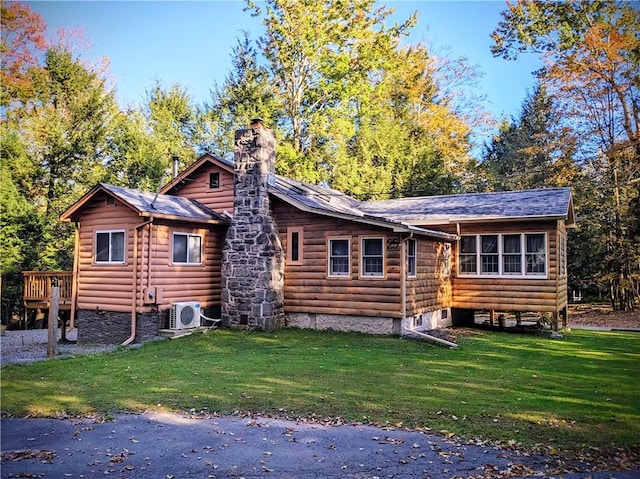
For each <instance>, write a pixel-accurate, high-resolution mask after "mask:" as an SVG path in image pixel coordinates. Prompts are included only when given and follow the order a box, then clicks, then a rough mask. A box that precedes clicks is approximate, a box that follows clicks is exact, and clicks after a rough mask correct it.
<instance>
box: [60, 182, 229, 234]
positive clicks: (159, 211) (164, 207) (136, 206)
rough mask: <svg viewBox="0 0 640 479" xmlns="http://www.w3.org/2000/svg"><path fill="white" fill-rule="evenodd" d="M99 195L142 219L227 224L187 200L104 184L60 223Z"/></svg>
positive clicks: (92, 190) (217, 215)
mask: <svg viewBox="0 0 640 479" xmlns="http://www.w3.org/2000/svg"><path fill="white" fill-rule="evenodd" d="M99 191H104V192H106V193H107V194H110V195H112V196H113V197H114V198H117V199H118V200H120V201H121V202H122V203H124V204H125V205H127V206H129V208H131V209H133V210H134V211H136V212H137V213H138V214H139V215H140V216H144V217H150V216H154V217H157V218H165V219H171V220H185V221H193V222H198V223H210V224H218V223H221V222H224V223H227V222H228V220H227V219H226V218H224V217H222V216H221V215H219V214H218V213H216V212H215V211H213V210H211V209H209V208H207V207H206V206H204V205H202V204H200V203H198V202H197V201H194V200H191V199H189V198H184V197H181V196H171V195H163V194H158V195H156V194H155V193H150V192H147V191H141V190H135V189H132V188H124V187H122V186H113V185H109V184H106V183H98V184H97V185H96V186H94V187H93V188H92V189H91V190H90V191H89V192H87V193H86V194H85V195H84V196H83V197H82V198H80V199H79V200H78V201H76V203H74V204H73V205H72V206H71V207H70V208H69V209H68V210H67V211H65V212H64V213H63V214H62V215H61V217H60V218H61V219H62V220H71V219H73V218H74V216H75V215H76V213H77V212H78V211H79V210H80V209H82V207H83V206H84V205H85V204H86V203H87V202H88V201H89V200H90V199H91V198H93V196H94V195H95V194H96V193H97V192H99Z"/></svg>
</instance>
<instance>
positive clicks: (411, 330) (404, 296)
mask: <svg viewBox="0 0 640 479" xmlns="http://www.w3.org/2000/svg"><path fill="white" fill-rule="evenodd" d="M411 238H413V231H412V232H411V234H410V235H409V236H407V237H406V238H405V239H403V240H402V247H403V250H405V251H404V253H405V255H404V258H403V261H402V262H401V264H402V268H401V269H402V317H403V320H404V319H406V316H407V280H406V268H407V264H406V247H407V242H408V241H409V240H410V239H411ZM416 254H417V251H416ZM416 266H417V265H416ZM406 331H407V332H409V333H411V334H415V335H416V336H418V337H420V338H423V339H428V340H429V341H434V342H436V343H440V344H444V345H445V346H449V347H450V348H451V349H455V348H457V347H458V345H457V344H456V343H452V342H450V341H447V340H446V339H440V338H436V337H435V336H431V335H429V334H425V333H423V332H421V331H417V330H415V329H414V328H412V327H407V328H406Z"/></svg>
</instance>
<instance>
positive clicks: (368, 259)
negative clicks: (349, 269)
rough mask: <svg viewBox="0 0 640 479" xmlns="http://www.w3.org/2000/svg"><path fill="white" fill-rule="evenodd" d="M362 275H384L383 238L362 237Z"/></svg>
mask: <svg viewBox="0 0 640 479" xmlns="http://www.w3.org/2000/svg"><path fill="white" fill-rule="evenodd" d="M360 251H361V258H362V261H361V272H362V273H361V274H362V276H379V277H382V276H384V238H362V245H361V249H360Z"/></svg>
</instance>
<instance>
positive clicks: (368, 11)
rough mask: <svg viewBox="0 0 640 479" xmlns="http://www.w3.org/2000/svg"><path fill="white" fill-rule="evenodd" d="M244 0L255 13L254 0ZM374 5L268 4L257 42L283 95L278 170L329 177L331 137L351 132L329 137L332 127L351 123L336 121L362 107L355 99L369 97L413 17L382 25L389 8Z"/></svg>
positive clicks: (351, 0)
mask: <svg viewBox="0 0 640 479" xmlns="http://www.w3.org/2000/svg"><path fill="white" fill-rule="evenodd" d="M248 5H249V7H250V8H251V9H253V11H254V12H255V13H256V14H259V13H260V12H261V11H260V9H259V8H258V7H257V6H256V5H255V4H254V3H253V2H251V1H248ZM373 6H374V1H373V0H348V1H345V2H330V1H323V2H316V1H311V0H305V1H292V0H270V1H268V2H266V6H265V9H266V14H265V17H264V24H265V26H266V28H267V34H266V36H265V37H264V38H262V39H261V40H260V46H261V48H262V51H263V54H264V56H265V58H266V60H267V62H268V64H269V70H270V73H271V79H272V81H273V83H274V85H275V86H276V88H277V89H278V94H279V97H280V98H281V105H282V110H283V115H282V118H283V120H282V122H281V126H282V127H283V129H284V131H285V132H286V136H285V138H284V141H285V142H286V143H287V144H288V147H285V148H284V149H283V148H282V147H281V153H283V154H284V153H288V155H287V158H286V159H284V158H283V160H285V161H281V162H280V163H281V165H282V168H283V169H284V171H282V170H281V172H282V173H285V174H287V173H292V176H294V177H297V178H299V179H304V180H308V181H312V182H320V181H326V180H327V179H328V175H330V173H331V172H332V171H333V170H334V169H335V167H336V165H334V164H333V155H331V152H332V150H333V148H334V147H335V144H336V141H337V142H338V143H339V142H340V141H343V140H344V138H347V137H348V136H349V134H348V131H347V132H346V133H345V132H340V133H339V134H338V136H339V138H338V139H337V140H335V136H336V133H335V130H336V128H338V127H347V128H350V127H349V125H348V124H345V123H344V122H340V121H338V122H336V121H335V120H336V119H339V118H345V117H347V118H348V117H349V116H350V115H349V113H350V112H351V110H352V109H353V108H354V107H355V106H356V104H360V106H361V105H362V101H357V100H362V99H364V98H366V97H367V96H368V93H369V91H370V89H371V83H372V79H374V78H373V77H375V75H376V74H377V73H378V72H379V70H380V68H381V67H383V65H384V61H385V59H387V58H391V57H392V55H393V53H394V51H395V48H396V46H397V42H398V39H399V38H400V37H401V36H402V35H404V34H405V33H406V31H407V30H408V28H410V26H411V25H412V24H413V23H414V22H415V17H411V18H410V19H409V20H407V22H405V23H404V24H402V25H393V26H392V27H390V28H387V27H385V26H384V20H385V18H387V17H388V15H389V14H390V11H389V10H387V9H386V8H384V7H381V8H379V9H377V10H374V8H373ZM354 100H356V101H354ZM351 116H352V115H351ZM334 140H335V141H334ZM279 160H280V158H279ZM287 160H288V161H287ZM303 175H304V176H303Z"/></svg>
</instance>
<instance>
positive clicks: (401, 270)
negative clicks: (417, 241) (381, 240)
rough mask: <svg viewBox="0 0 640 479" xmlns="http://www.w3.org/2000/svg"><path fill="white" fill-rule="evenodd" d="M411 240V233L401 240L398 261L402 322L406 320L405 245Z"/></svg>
mask: <svg viewBox="0 0 640 479" xmlns="http://www.w3.org/2000/svg"><path fill="white" fill-rule="evenodd" d="M411 238H413V231H412V232H411V233H410V234H409V236H407V237H406V238H404V239H403V240H402V252H401V254H402V258H401V260H400V264H401V265H402V267H401V268H400V274H401V278H402V279H401V280H400V288H401V293H400V294H401V296H402V304H401V306H402V322H403V323H404V321H405V320H406V319H407V243H408V242H409V240H410V239H411Z"/></svg>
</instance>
